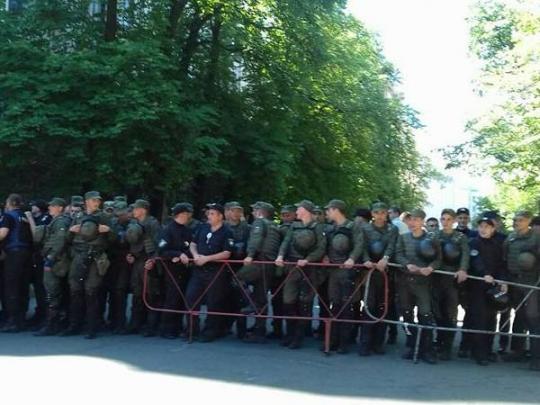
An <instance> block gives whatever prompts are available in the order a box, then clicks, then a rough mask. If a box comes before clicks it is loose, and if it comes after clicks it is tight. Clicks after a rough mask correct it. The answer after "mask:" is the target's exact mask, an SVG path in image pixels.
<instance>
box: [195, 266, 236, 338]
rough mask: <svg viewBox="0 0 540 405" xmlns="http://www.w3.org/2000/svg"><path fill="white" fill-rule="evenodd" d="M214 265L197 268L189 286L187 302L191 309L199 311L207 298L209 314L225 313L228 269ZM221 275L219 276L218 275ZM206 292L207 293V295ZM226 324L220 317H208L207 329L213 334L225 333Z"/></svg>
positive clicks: (228, 283)
mask: <svg viewBox="0 0 540 405" xmlns="http://www.w3.org/2000/svg"><path fill="white" fill-rule="evenodd" d="M220 268H221V265H219V264H218V265H216V264H214V263H209V264H206V265H204V266H202V267H195V268H194V269H193V273H192V275H191V278H190V280H189V282H188V286H187V297H186V298H187V302H188V305H189V307H190V309H192V310H195V311H199V310H200V308H201V303H202V302H203V300H204V299H205V298H206V305H207V308H208V312H223V311H224V305H225V303H226V298H227V295H228V294H229V287H230V281H229V280H230V277H229V275H228V274H227V270H226V268H223V269H221V270H220ZM218 273H219V274H218ZM205 291H206V293H205ZM224 326H225V322H224V320H223V319H222V318H220V316H219V315H208V316H207V318H206V329H207V330H208V331H210V332H212V333H218V334H219V333H223V332H224Z"/></svg>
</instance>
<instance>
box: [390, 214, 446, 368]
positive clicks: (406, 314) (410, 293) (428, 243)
mask: <svg viewBox="0 0 540 405" xmlns="http://www.w3.org/2000/svg"><path fill="white" fill-rule="evenodd" d="M413 213H414V211H413V212H412V213H411V215H413ZM415 215H416V214H415ZM425 247H428V248H425ZM424 249H426V250H431V252H429V253H427V254H426V253H424V254H423V253H422V251H423V250H424ZM396 261H397V262H398V263H399V264H401V266H402V267H401V271H402V272H403V277H401V280H400V282H401V285H400V288H399V289H400V291H399V298H400V310H401V312H402V313H401V315H402V316H403V320H404V321H405V322H408V323H414V307H415V306H417V307H418V321H419V323H420V324H421V325H429V326H433V325H435V320H434V317H433V311H432V305H431V278H432V276H427V277H426V276H423V275H420V274H412V273H410V272H409V270H408V269H407V265H408V264H414V265H417V266H419V267H428V266H431V267H432V268H433V269H437V268H439V266H440V263H441V251H440V244H439V241H438V240H437V238H436V235H434V234H428V233H426V232H423V233H422V235H420V236H418V237H415V236H414V235H413V234H412V232H411V233H406V234H402V235H399V237H398V242H397V247H396ZM415 336H416V328H412V330H411V331H410V333H408V335H407V346H408V347H410V348H412V346H413V345H414V340H415V339H414V337H415ZM432 338H433V331H432V330H431V329H429V330H428V329H426V330H424V331H423V334H422V340H421V355H422V356H432V355H433V352H432ZM410 354H411V353H409V354H408V355H407V356H406V357H407V358H409V357H411V356H410Z"/></svg>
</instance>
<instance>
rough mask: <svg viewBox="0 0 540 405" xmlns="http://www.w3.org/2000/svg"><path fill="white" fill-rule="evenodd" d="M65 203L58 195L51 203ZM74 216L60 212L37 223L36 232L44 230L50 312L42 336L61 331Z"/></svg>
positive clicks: (41, 332) (43, 251)
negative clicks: (48, 219)
mask: <svg viewBox="0 0 540 405" xmlns="http://www.w3.org/2000/svg"><path fill="white" fill-rule="evenodd" d="M49 204H50V205H53V204H60V205H61V206H65V202H64V200H62V199H59V198H55V199H53V200H52V201H51V202H50V203H49ZM70 225H71V218H70V217H68V216H67V215H62V214H60V215H58V216H57V217H55V218H53V219H52V221H51V222H50V223H49V224H48V225H41V226H38V227H37V229H36V233H41V232H43V235H44V236H43V246H42V249H41V255H42V257H44V268H46V269H50V270H48V271H45V272H44V283H45V288H46V290H47V301H48V307H49V308H48V312H47V324H46V326H45V328H44V329H43V330H42V331H40V333H39V335H43V336H47V335H53V334H55V333H57V332H58V331H59V328H60V325H59V321H60V311H61V307H62V303H63V302H64V294H65V292H66V285H67V274H68V272H69V267H70V262H69V255H68V249H67V248H68V246H67V241H68V236H69V226H70Z"/></svg>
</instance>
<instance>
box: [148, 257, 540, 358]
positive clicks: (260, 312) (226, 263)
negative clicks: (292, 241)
mask: <svg viewBox="0 0 540 405" xmlns="http://www.w3.org/2000/svg"><path fill="white" fill-rule="evenodd" d="M153 260H154V261H157V262H159V263H160V264H161V266H162V268H163V269H164V270H165V274H166V275H165V276H166V277H169V278H170V280H171V281H172V283H173V284H174V285H175V288H176V289H177V290H178V293H179V295H180V297H181V300H182V303H183V304H184V308H186V309H184V310H179V309H170V308H158V307H155V306H152V305H151V304H150V303H149V301H148V299H147V290H148V285H147V283H148V274H149V272H150V271H154V269H155V266H154V268H153V269H145V271H144V282H143V300H144V303H145V305H146V307H147V308H148V309H150V310H152V311H158V312H166V313H167V312H168V313H176V314H185V315H188V316H189V319H188V333H189V334H188V340H189V342H192V340H193V325H194V321H193V318H194V317H195V316H196V317H198V316H199V315H200V314H201V313H205V314H206V315H207V316H208V315H217V316H233V317H237V318H239V317H246V318H247V317H254V318H264V319H269V318H271V319H277V320H283V319H290V320H309V321H314V320H315V321H319V322H323V323H324V325H325V328H324V330H325V335H324V352H325V353H326V354H329V353H330V336H331V329H332V323H334V322H345V323H351V324H365V323H370V324H375V323H379V322H384V323H387V324H394V325H400V326H402V327H403V328H404V329H405V331H406V332H407V331H408V328H417V329H418V333H417V335H416V341H415V347H414V358H413V360H414V362H415V363H417V362H418V354H419V348H420V337H421V335H422V333H421V332H422V330H423V329H432V330H440V331H449V332H450V331H452V332H462V333H481V334H490V335H506V336H509V337H510V338H511V337H512V336H514V337H525V338H526V337H529V338H540V335H533V334H526V333H510V332H501V331H490V330H479V329H464V328H459V327H456V328H450V327H442V326H436V325H420V324H417V323H408V322H403V321H399V320H397V321H395V320H390V319H385V318H386V315H387V313H388V294H389V286H388V275H387V272H380V274H381V275H382V276H383V280H384V302H383V303H382V304H383V306H382V308H383V310H382V313H381V315H380V316H378V317H377V316H375V315H373V314H372V312H371V311H370V308H369V306H368V294H369V289H370V285H371V278H372V275H373V273H374V272H376V271H377V272H378V271H379V270H376V269H367V268H366V267H365V266H363V265H361V264H357V265H354V266H353V267H352V268H351V269H365V270H366V273H365V274H363V275H361V277H360V279H359V280H357V283H356V287H355V289H354V291H353V293H352V294H351V295H350V297H349V298H348V300H347V301H346V302H345V303H343V304H342V306H341V308H340V309H339V311H337V312H336V311H334V313H336V314H335V315H332V316H328V317H321V316H317V317H314V316H311V317H306V316H290V315H287V316H285V315H274V314H272V315H268V314H267V313H265V312H266V311H267V309H268V306H269V303H270V302H271V301H272V299H273V298H274V297H275V296H276V295H278V294H279V292H280V291H281V290H282V289H283V287H284V286H285V284H286V283H287V281H288V280H289V278H290V276H291V274H292V272H291V271H288V272H287V273H286V276H285V278H284V279H283V280H282V281H281V283H280V284H279V285H278V286H277V288H275V290H274V292H273V293H272V294H271V295H270V299H268V300H267V303H266V304H265V305H264V306H263V307H262V308H260V309H259V308H258V307H257V305H256V304H255V302H254V301H253V299H252V297H251V294H250V293H249V291H247V290H246V288H244V286H243V282H241V280H240V279H239V278H238V277H237V275H236V272H235V271H234V269H233V268H232V267H231V264H243V263H244V262H243V261H242V260H219V261H215V262H214V263H221V266H220V267H219V269H218V270H217V271H216V273H215V275H214V277H213V278H212V280H211V281H210V283H209V284H208V286H207V287H206V288H205V290H204V291H203V292H202V293H201V295H200V296H199V297H198V298H197V299H196V300H195V302H194V303H193V305H191V307H190V305H189V303H188V302H187V299H186V296H185V294H184V292H183V291H182V289H181V288H180V286H179V285H178V283H177V282H176V280H175V277H174V275H173V274H172V272H171V270H170V268H169V266H168V264H167V260H166V259H164V258H162V257H157V258H154V259H153ZM192 261H193V260H192V259H190V262H192ZM251 264H252V265H257V264H261V265H265V264H266V265H274V264H275V263H274V262H273V261H255V260H254V261H252V262H251ZM296 264H297V263H296V262H284V267H285V268H287V267H288V268H295V269H297V270H298V271H300V273H301V274H302V277H303V280H304V281H306V282H307V284H308V286H309V287H310V289H311V290H312V291H313V293H314V296H316V297H317V299H318V302H319V306H322V307H323V308H324V309H325V310H326V313H328V314H332V311H331V310H330V305H329V303H327V302H326V301H324V299H323V298H322V297H321V296H320V294H319V292H318V290H317V288H316V286H314V285H313V283H312V282H311V280H310V279H309V277H308V276H307V275H306V273H305V271H304V270H305V269H309V268H317V267H324V268H329V269H332V268H340V267H343V265H341V264H335V263H308V264H306V266H305V267H298V266H297V265H296ZM388 266H389V268H398V267H401V265H399V264H396V263H389V264H388ZM262 271H266V268H264V267H263V269H262ZM223 272H229V273H230V274H231V277H232V280H234V281H235V282H236V284H237V286H238V287H239V289H240V291H241V292H242V294H243V295H244V298H246V300H247V302H248V303H249V304H250V305H251V307H252V308H253V309H254V310H255V313H250V314H245V313H235V312H222V311H208V310H207V311H200V310H195V309H194V308H196V307H197V306H198V304H200V303H201V302H202V300H203V299H204V297H205V296H206V294H207V293H208V291H209V290H210V289H211V287H212V285H213V284H214V283H215V281H216V280H217V279H218V277H219V276H220V275H221V274H222V273H223ZM433 273H434V274H441V275H446V276H451V277H455V273H452V272H447V271H443V270H434V271H433ZM467 278H468V279H472V280H479V281H484V279H483V278H482V277H476V276H468V277H467ZM494 282H495V283H496V284H506V285H509V286H512V287H516V288H523V289H530V291H529V293H528V294H527V295H525V297H524V298H523V300H522V301H521V302H520V303H519V305H518V306H516V310H517V309H519V308H521V306H523V305H524V303H525V302H526V301H527V299H528V298H529V297H530V296H531V294H532V293H533V292H534V291H538V290H540V286H539V283H540V280H539V283H537V284H536V285H527V284H520V283H515V282H510V281H505V280H494ZM363 287H365V288H364V295H363V301H364V302H363V310H364V312H365V314H366V315H367V316H368V317H369V318H370V319H343V318H340V316H341V314H342V313H343V311H344V310H345V308H346V307H347V306H349V305H350V304H351V303H352V301H353V299H354V297H355V296H357V294H358V293H359V291H360V289H361V288H363ZM501 329H502V328H501Z"/></svg>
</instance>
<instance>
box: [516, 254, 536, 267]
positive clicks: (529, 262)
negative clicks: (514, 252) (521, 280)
mask: <svg viewBox="0 0 540 405" xmlns="http://www.w3.org/2000/svg"><path fill="white" fill-rule="evenodd" d="M535 264H536V256H535V255H534V254H533V253H531V252H521V253H520V254H519V255H518V265H519V269H520V270H524V271H531V270H533V269H534V265H535Z"/></svg>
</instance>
